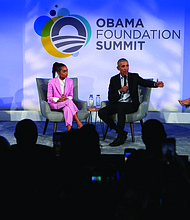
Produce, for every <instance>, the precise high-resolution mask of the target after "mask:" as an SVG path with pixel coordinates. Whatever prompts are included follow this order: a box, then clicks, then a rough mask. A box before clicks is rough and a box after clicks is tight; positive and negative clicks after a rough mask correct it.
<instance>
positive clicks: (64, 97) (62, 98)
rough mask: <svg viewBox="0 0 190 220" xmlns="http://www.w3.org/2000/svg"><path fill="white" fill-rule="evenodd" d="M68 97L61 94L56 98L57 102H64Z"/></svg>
mask: <svg viewBox="0 0 190 220" xmlns="http://www.w3.org/2000/svg"><path fill="white" fill-rule="evenodd" d="M67 99H68V98H67V96H66V95H62V96H61V98H60V99H59V100H58V102H64V101H66V100H67Z"/></svg>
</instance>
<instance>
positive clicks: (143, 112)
mask: <svg viewBox="0 0 190 220" xmlns="http://www.w3.org/2000/svg"><path fill="white" fill-rule="evenodd" d="M147 113H148V102H147V101H144V102H142V103H141V104H140V105H139V108H138V110H137V114H138V115H139V118H140V119H143V118H145V117H146V116H147Z"/></svg>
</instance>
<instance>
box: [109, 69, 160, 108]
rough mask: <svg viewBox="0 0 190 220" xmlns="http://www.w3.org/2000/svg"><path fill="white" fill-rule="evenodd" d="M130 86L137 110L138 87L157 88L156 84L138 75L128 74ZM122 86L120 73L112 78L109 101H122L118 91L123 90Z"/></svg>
mask: <svg viewBox="0 0 190 220" xmlns="http://www.w3.org/2000/svg"><path fill="white" fill-rule="evenodd" d="M128 85H129V93H130V96H131V99H132V103H133V105H134V106H135V108H138V106H139V97H138V85H140V86H144V87H156V86H155V82H153V81H149V80H145V79H143V78H141V77H140V76H139V75H138V74H137V73H128ZM122 86H123V85H122ZM122 86H121V79H120V73H119V74H117V75H115V76H113V77H111V79H110V84H109V90H108V100H109V101H110V102H111V103H114V102H117V101H118V100H119V99H120V94H119V92H118V90H119V89H121V87H122Z"/></svg>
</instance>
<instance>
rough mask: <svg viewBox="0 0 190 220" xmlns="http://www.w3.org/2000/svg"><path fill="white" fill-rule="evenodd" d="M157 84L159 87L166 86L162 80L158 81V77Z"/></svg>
mask: <svg viewBox="0 0 190 220" xmlns="http://www.w3.org/2000/svg"><path fill="white" fill-rule="evenodd" d="M156 86H157V87H164V83H163V82H162V81H158V79H157V81H156Z"/></svg>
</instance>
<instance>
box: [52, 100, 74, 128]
mask: <svg viewBox="0 0 190 220" xmlns="http://www.w3.org/2000/svg"><path fill="white" fill-rule="evenodd" d="M49 105H50V108H51V109H62V111H63V114H64V118H65V123H66V126H67V125H71V126H72V122H73V116H74V115H75V114H76V113H77V112H78V108H77V106H76V105H75V104H74V102H73V101H72V100H71V99H67V100H66V101H64V102H57V103H56V104H55V103H54V104H53V105H51V104H49Z"/></svg>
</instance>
